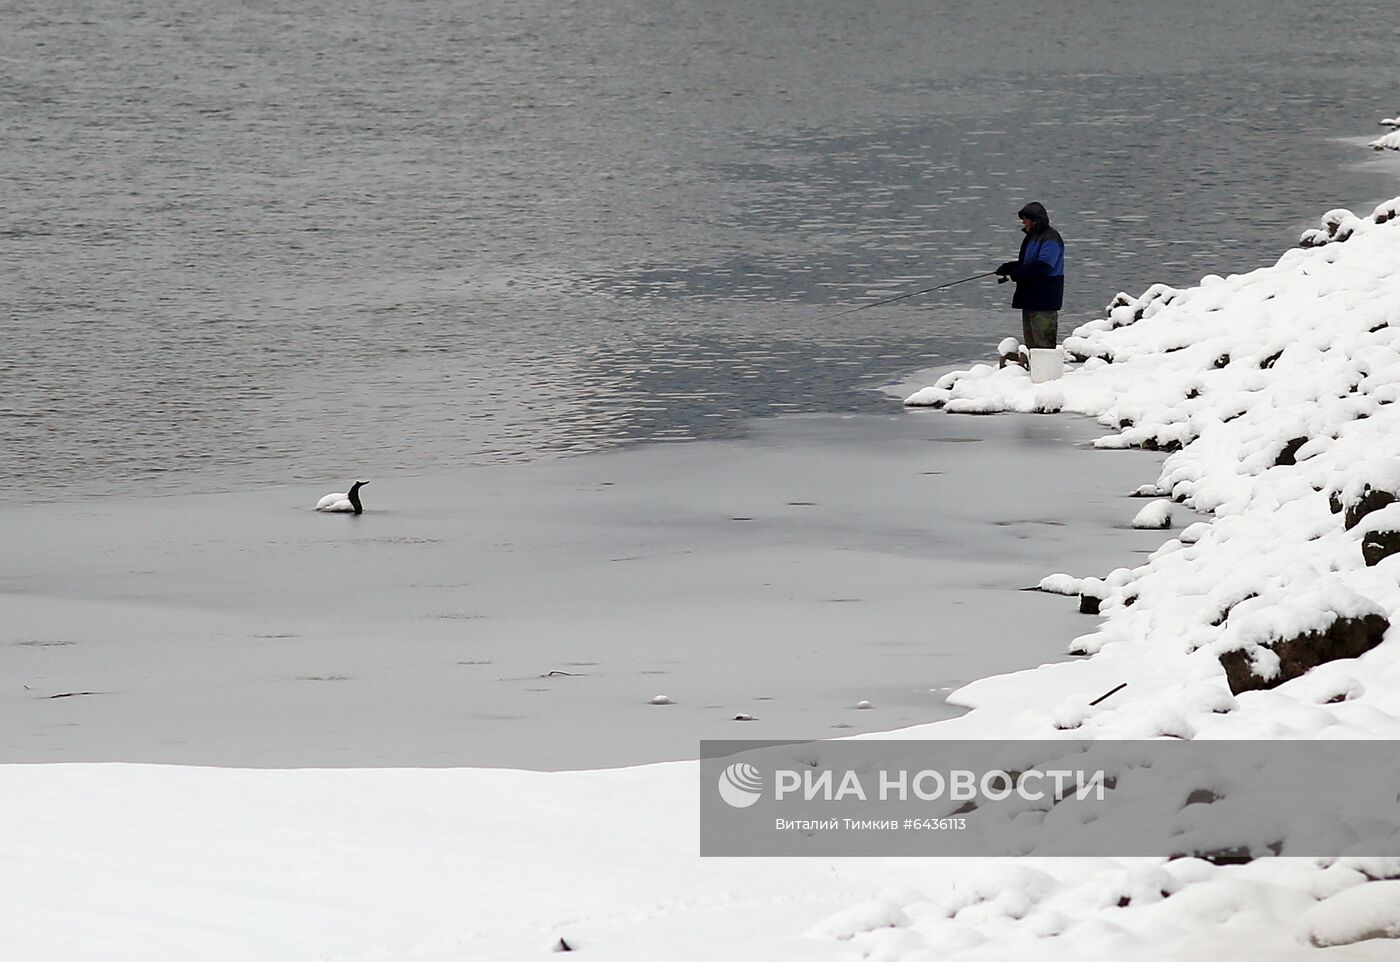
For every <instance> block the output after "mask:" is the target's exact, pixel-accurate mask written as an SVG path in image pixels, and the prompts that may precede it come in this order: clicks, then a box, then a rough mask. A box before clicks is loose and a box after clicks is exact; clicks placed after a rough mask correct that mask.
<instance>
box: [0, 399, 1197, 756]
mask: <svg viewBox="0 0 1400 962" xmlns="http://www.w3.org/2000/svg"><path fill="white" fill-rule="evenodd" d="M1101 433H1102V429H1100V428H1098V427H1096V426H1095V425H1093V424H1092V423H1090V422H1087V421H1079V420H1071V419H1067V418H1059V417H1056V418H1045V417H1040V418H1038V417H1034V416H1023V415H1012V416H1000V417H994V418H980V419H973V418H948V417H945V416H942V415H939V414H930V413H928V412H910V413H899V414H894V415H891V416H887V417H881V416H855V417H825V416H824V417H795V418H783V419H777V420H771V421H763V422H759V423H758V424H757V425H756V426H755V430H754V434H753V435H752V437H750V438H749V439H747V440H744V441H737V442H707V443H696V444H686V445H653V446H644V447H638V448H634V449H630V450H624V451H619V452H610V453H603V454H596V455H586V456H580V457H575V458H569V459H564V460H559V461H554V462H545V463H535V464H527V465H503V466H494V467H486V468H479V469H472V470H467V471H458V472H454V473H446V474H438V475H431V476H422V477H407V476H405V477H383V478H374V479H371V480H370V484H368V485H367V486H366V487H365V488H364V489H363V491H362V495H363V498H364V502H365V505H366V512H365V514H363V515H361V516H359V517H355V516H346V515H323V514H317V513H315V512H313V511H312V510H311V507H312V506H313V505H314V504H315V503H316V501H317V499H318V498H319V497H320V496H321V495H322V494H324V493H326V492H327V491H343V490H345V488H346V485H347V484H348V482H349V481H350V480H352V479H348V478H345V479H341V478H332V479H327V481H326V483H325V484H324V485H321V486H318V487H314V488H313V487H306V486H269V487H265V488H260V489H250V490H244V491H241V492H236V493H231V494H226V495H218V496H178V497H154V498H147V499H134V500H132V499H121V500H119V499H95V500H87V501H82V502H70V503H61V504H45V505H33V506H27V507H20V508H12V509H7V510H5V511H4V512H3V514H0V526H3V528H4V530H5V532H6V537H7V541H9V542H10V543H11V544H22V545H25V546H26V547H25V548H24V549H23V551H22V552H20V553H19V554H16V555H11V558H10V561H9V563H8V564H6V565H5V567H4V569H3V577H0V594H3V599H4V606H5V609H6V617H5V619H4V622H3V625H0V678H3V682H0V760H3V761H6V762H17V761H148V762H173V763H181V764H204V765H233V766H265V767H299V766H317V767H320V766H459V765H471V766H504V767H522V768H544V769H577V768H593V767H601V766H610V765H619V764H629V763H637V762H642V761H649V760H659V759H668V758H670V759H674V758H685V757H694V756H695V754H696V751H697V745H696V742H697V740H698V739H700V738H702V737H794V738H811V737H824V736H831V735H839V734H849V733H854V732H861V731H882V730H890V729H895V728H899V727H902V726H907V725H911V724H916V723H919V722H925V721H931V720H936V719H939V718H946V717H949V716H951V715H954V714H956V713H958V712H959V711H960V709H956V708H953V707H950V706H948V705H946V704H945V703H944V697H945V695H946V693H947V691H948V690H950V689H951V688H955V687H957V686H959V685H961V684H963V683H965V682H967V681H970V680H972V679H976V678H979V677H982V676H985V675H989V674H993V673H999V672H1005V671H1011V670H1015V669H1019V668H1026V667H1031V666H1034V665H1037V664H1040V663H1042V662H1044V661H1047V660H1053V659H1057V658H1061V657H1064V650H1065V644H1066V642H1067V641H1068V640H1069V639H1070V638H1072V637H1074V636H1075V635H1076V634H1080V633H1082V632H1083V631H1086V630H1088V628H1089V627H1091V626H1092V624H1094V622H1093V621H1092V620H1091V619H1088V618H1085V617H1084V616H1081V615H1077V614H1075V613H1074V606H1073V605H1072V604H1066V603H1065V601H1064V599H1062V598H1058V597H1055V596H1051V595H1044V594H1041V593H1037V592H1020V591H1017V590H1015V589H1017V588H1020V587H1024V586H1032V585H1036V584H1037V583H1038V582H1039V581H1040V580H1041V578H1042V577H1043V576H1045V575H1046V574H1047V573H1049V572H1051V571H1068V572H1070V573H1072V574H1074V575H1076V576H1082V575H1103V574H1104V573H1106V572H1107V571H1108V570H1110V569H1111V568H1114V567H1118V566H1120V565H1124V564H1136V563H1138V562H1139V561H1140V560H1141V558H1142V557H1143V556H1144V555H1145V554H1146V552H1148V551H1150V550H1152V549H1153V548H1155V547H1157V546H1158V545H1159V544H1160V543H1161V542H1162V540H1163V539H1164V537H1168V536H1169V535H1164V534H1163V533H1161V532H1141V531H1132V530H1131V529H1129V528H1128V523H1129V521H1130V520H1131V518H1132V517H1133V514H1134V513H1135V512H1136V510H1137V509H1138V508H1139V507H1140V506H1141V502H1140V501H1133V500H1130V499H1129V498H1127V497H1126V494H1127V493H1128V492H1130V491H1132V490H1133V489H1135V488H1136V487H1138V486H1139V485H1140V484H1141V483H1142V482H1143V481H1144V480H1148V479H1150V478H1151V477H1154V476H1155V475H1156V473H1157V470H1158V467H1159V461H1158V459H1157V457H1156V456H1155V455H1148V454H1143V453H1140V452H1126V453H1125V452H1105V451H1095V450H1091V449H1088V448H1087V445H1086V443H1085V442H1087V441H1088V440H1090V439H1092V438H1093V437H1096V436H1098V435H1099V434H1101ZM1067 442H1075V443H1067ZM551 673H554V674H551ZM658 694H664V695H666V696H668V698H669V699H670V701H671V702H672V704H669V705H664V706H657V705H652V704H649V702H650V700H651V699H652V698H653V696H656V695H658ZM59 696H63V697H59ZM861 701H869V702H870V703H871V705H872V707H871V708H870V709H868V710H866V709H858V708H856V707H855V706H856V705H857V704H858V703H859V702H861ZM739 714H745V715H750V716H753V719H754V720H752V721H742V722H741V721H735V720H734V716H736V715H739Z"/></svg>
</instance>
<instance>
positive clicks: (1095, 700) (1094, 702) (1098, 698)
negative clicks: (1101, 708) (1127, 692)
mask: <svg viewBox="0 0 1400 962" xmlns="http://www.w3.org/2000/svg"><path fill="white" fill-rule="evenodd" d="M1127 687H1128V683H1127V682H1126V681H1125V682H1123V684H1121V685H1119V686H1118V687H1117V688H1114V689H1113V690H1112V691H1106V692H1104V693H1103V694H1102V695H1100V696H1099V697H1097V698H1095V699H1094V700H1093V701H1091V702H1089V707H1090V708H1093V707H1094V706H1095V705H1097V704H1098V703H1099V702H1101V701H1103V700H1104V699H1106V698H1108V696H1109V695H1116V694H1118V692H1120V691H1122V690H1123V689H1124V688H1127Z"/></svg>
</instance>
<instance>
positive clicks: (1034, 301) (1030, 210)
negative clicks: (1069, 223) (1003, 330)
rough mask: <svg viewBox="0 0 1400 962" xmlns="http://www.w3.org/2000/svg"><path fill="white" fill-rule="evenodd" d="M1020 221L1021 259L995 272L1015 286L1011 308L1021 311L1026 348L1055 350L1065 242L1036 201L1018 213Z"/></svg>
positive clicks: (1062, 286)
mask: <svg viewBox="0 0 1400 962" xmlns="http://www.w3.org/2000/svg"><path fill="white" fill-rule="evenodd" d="M1016 216H1017V217H1019V218H1021V230H1022V232H1023V233H1025V235H1026V236H1025V239H1024V240H1022V241H1021V255H1020V256H1019V257H1018V258H1017V259H1016V260H1014V261H1007V262H1006V263H1005V264H1003V265H1001V266H1000V267H998V268H997V270H996V272H997V274H998V275H1000V276H1001V277H1003V278H1010V279H1011V280H1013V281H1015V282H1016V294H1015V295H1014V296H1013V297H1012V298H1011V306H1012V307H1019V308H1020V309H1021V327H1022V330H1023V332H1024V334H1025V344H1026V347H1028V348H1030V347H1054V346H1055V340H1056V337H1057V335H1058V327H1059V323H1060V308H1061V307H1062V306H1064V299H1065V240H1064V238H1063V237H1061V236H1060V232H1059V231H1057V230H1055V228H1053V227H1051V226H1050V215H1049V214H1047V213H1046V212H1045V207H1044V206H1043V205H1041V204H1039V203H1037V202H1035V201H1032V202H1031V203H1029V204H1027V205H1026V206H1025V207H1022V208H1021V209H1020V210H1019V211H1017V212H1016Z"/></svg>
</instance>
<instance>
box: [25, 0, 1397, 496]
mask: <svg viewBox="0 0 1400 962" xmlns="http://www.w3.org/2000/svg"><path fill="white" fill-rule="evenodd" d="M1393 12H1394V11H1393V7H1392V6H1391V5H1390V4H1387V3H1380V2H1372V3H1365V2H1362V3H1353V4H1345V5H1336V6H1332V5H1322V4H1315V3H1306V2H1302V0H1283V2H1272V0H1271V2H1263V0H1247V2H1240V3H1230V4H1199V3H1186V2H1182V0H1177V2H1165V3H1153V4H1147V3H1141V4H1139V3H1127V4H1123V3H1116V2H1086V3H1071V4H1053V5H1052V4H1045V5H1037V4H1031V5H1027V4H1025V3H1015V4H1013V3H1009V2H1002V0H990V2H986V3H977V4H972V3H962V2H953V0H947V2H925V3H913V2H905V3H891V4H878V5H867V4H859V3H851V2H848V0H815V2H804V3H796V2H778V3H757V4H752V3H738V2H716V0H702V2H688V3H677V2H666V0H662V2H641V0H597V2H589V3H568V2H559V0H511V2H509V3H505V2H495V0H478V2H471V3H460V2H450V0H421V2H385V3H381V2H375V3H365V2H357V0H345V2H342V0H336V2H334V3H332V2H321V3H316V2H308V3H298V4H283V3H272V2H267V0H250V2H238V3H223V2H219V3H214V2H191V0H183V2H180V0H177V2H173V3H162V4H147V3H141V2H137V0H92V2H86V3H62V4H57V3H56V4H20V3H14V2H4V0H0V18H2V19H3V22H4V23H5V25H6V26H5V29H4V30H3V31H0V64H3V66H0V103H3V104H4V113H3V116H4V119H5V126H6V130H5V135H4V137H3V139H0V262H3V264H4V265H5V269H4V272H3V283H0V310H3V312H4V325H3V329H0V366H2V367H3V372H4V393H3V396H0V427H2V428H3V445H4V452H5V458H4V462H3V470H0V497H4V498H6V499H10V500H15V499H18V500H28V499H32V498H36V497H53V496H59V497H63V496H67V495H70V494H81V493H120V492H124V491H133V490H137V489H146V490H149V489H152V488H155V489H157V490H177V489H206V490H219V489H222V488H227V487H231V486H235V485H239V484H242V483H246V482H250V481H286V480H292V479H296V478H312V477H315V478H337V479H338V478H341V477H345V476H349V475H350V474H355V473H359V474H375V473H379V472H384V471H391V470H402V469H407V470H414V469H419V468H426V467H430V466H433V467H436V466H443V465H452V464H466V463H480V462H485V461H499V460H517V459H527V458H534V457H540V456H544V455H549V454H552V453H557V452H562V451H581V450H590V449H595V448H599V447H604V446H608V445H614V444H618V443H625V442H631V441H645V440H671V439H686V438H698V437H713V436H721V435H725V434H729V433H733V432H736V431H739V430H742V424H743V421H744V420H745V419H747V418H749V417H752V416H762V415H768V414H775V413H784V412H793V411H847V410H850V411H854V410H873V409H878V408H881V407H887V406H888V405H889V404H890V403H891V402H890V401H889V400H888V399H887V398H885V397H882V396H878V395H876V394H874V393H873V392H871V391H870V390H869V388H870V387H871V386H873V385H876V384H879V383H882V382H886V381H889V380H892V379H894V378H895V377H896V376H897V375H899V374H900V373H903V372H907V371H909V370H912V369H915V368H919V367H923V366H927V365H929V364H934V363H940V362H942V361H946V360H956V359H964V358H969V357H975V356H978V355H980V354H984V353H986V352H987V350H988V346H989V345H990V344H993V343H995V341H996V340H997V339H999V337H1000V336H1002V334H1004V333H1006V332H1009V331H1011V330H1012V329H1013V327H1014V325H1013V324H1012V319H1011V315H1010V312H1009V311H1008V309H1007V308H1006V306H1005V304H1006V301H1007V300H1008V296H1007V295H1008V292H1007V290H1006V289H1005V288H1000V289H999V288H997V287H996V286H995V285H993V284H991V283H990V282H978V283H974V284H967V285H963V286H961V287H958V288H955V289H953V290H952V291H949V292H946V293H943V294H935V295H932V296H930V297H926V298H919V299H914V300H910V301H907V302H904V303H901V304H898V305H893V306H891V307H887V308H878V309H874V310H869V311H862V312H859V313H856V314H849V315H846V316H843V317H840V318H835V319H832V318H831V317H830V315H831V314H833V313H835V312H837V311H840V310H842V309H844V308H845V307H848V306H850V305H853V304H858V303H860V302H861V301H862V299H868V298H876V297H880V296H889V295H891V294H894V293H899V292H902V291H905V290H911V289H915V288H918V287H925V286H930V285H931V284H935V283H939V282H942V281H946V280H952V279H956V278H959V277H963V276H967V275H969V274H973V273H977V272H980V271H983V270H987V269H988V268H989V267H991V266H994V265H995V264H996V263H999V262H1000V261H1002V260H1004V259H1006V258H1008V257H1010V256H1013V255H1014V252H1015V245H1016V243H1017V240H1018V235H1017V234H1016V221H1015V217H1014V212H1015V210H1016V209H1017V208H1018V207H1019V206H1020V205H1021V204H1022V203H1023V202H1024V201H1025V200H1028V199H1032V198H1038V199H1041V200H1043V201H1044V202H1045V203H1046V205H1047V206H1048V207H1049V209H1050V211H1051V214H1052V216H1053V218H1054V220H1055V222H1056V224H1057V226H1059V227H1060V228H1061V230H1062V231H1063V232H1064V234H1065V236H1066V238H1067V239H1068V242H1069V245H1070V260H1069V265H1070V271H1071V277H1070V282H1069V293H1068V299H1069V301H1068V303H1067V305H1066V311H1067V314H1068V315H1069V320H1070V321H1071V322H1073V321H1076V320H1083V319H1086V318H1088V317H1090V316H1092V315H1094V314H1095V313H1096V312H1097V311H1098V310H1099V309H1100V307H1101V305H1102V304H1103V303H1105V302H1106V301H1107V300H1108V299H1109V298H1110V297H1111V296H1112V295H1113V294H1114V293H1115V292H1116V291H1117V290H1119V289H1120V288H1122V289H1128V290H1132V291H1139V290H1141V289H1142V288H1144V287H1145V286H1147V285H1148V284H1149V283H1152V282H1155V281H1166V282H1168V283H1187V282H1190V281H1192V280H1194V279H1195V278H1196V277H1198V276H1199V275H1201V274H1203V273H1207V272H1218V273H1226V272H1229V271H1235V270H1243V269H1247V268H1250V267H1253V266H1258V265H1260V264H1262V263H1266V262H1269V261H1271V260H1272V259H1273V257H1275V256H1276V255H1277V254H1278V253H1279V252H1280V251H1281V250H1282V249H1283V248H1284V247H1286V246H1287V245H1289V244H1290V243H1291V242H1292V241H1293V240H1294V239H1295V237H1296V232H1297V231H1298V230H1299V229H1300V228H1302V227H1305V226H1308V225H1309V223H1311V222H1312V221H1313V220H1314V219H1315V218H1316V216H1317V215H1318V214H1320V213H1321V212H1322V211H1323V210H1325V209H1327V208H1329V207H1333V206H1337V205H1339V204H1342V205H1358V206H1364V205H1367V204H1371V203H1374V202H1376V201H1378V200H1380V199H1382V198H1384V197H1388V196H1391V195H1392V194H1393V193H1395V185H1394V183H1393V182H1392V181H1391V180H1390V179H1387V178H1386V177H1385V176H1383V175H1382V174H1381V173H1379V172H1378V171H1377V170H1376V169H1371V168H1368V167H1367V166H1366V165H1365V163H1364V161H1365V160H1366V155H1365V153H1364V152H1363V151H1360V150H1358V148H1357V145H1356V141H1355V138H1357V137H1358V136H1364V135H1365V134H1367V133H1370V132H1371V131H1372V129H1373V125H1374V122H1375V120H1376V119H1377V118H1378V117H1380V116H1382V115H1385V114H1387V113H1393V112H1394V111H1393V106H1394V104H1393V100H1391V99H1390V98H1393V96H1394V86H1393V84H1392V83H1391V82H1390V81H1391V79H1392V76H1393V50H1394V43H1395V39H1396V30H1395V28H1394V26H1393V20H1394V17H1393Z"/></svg>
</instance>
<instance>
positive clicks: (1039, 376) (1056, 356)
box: [1030, 347, 1065, 384]
mask: <svg viewBox="0 0 1400 962" xmlns="http://www.w3.org/2000/svg"><path fill="white" fill-rule="evenodd" d="M1030 355H1031V383H1032V384H1044V383H1045V382H1046V381H1053V380H1055V379H1056V378H1058V377H1059V376H1060V375H1061V374H1063V373H1064V370H1065V358H1064V355H1063V354H1061V353H1060V349H1059V348H1057V347H1033V348H1031V349H1030Z"/></svg>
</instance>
